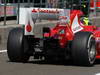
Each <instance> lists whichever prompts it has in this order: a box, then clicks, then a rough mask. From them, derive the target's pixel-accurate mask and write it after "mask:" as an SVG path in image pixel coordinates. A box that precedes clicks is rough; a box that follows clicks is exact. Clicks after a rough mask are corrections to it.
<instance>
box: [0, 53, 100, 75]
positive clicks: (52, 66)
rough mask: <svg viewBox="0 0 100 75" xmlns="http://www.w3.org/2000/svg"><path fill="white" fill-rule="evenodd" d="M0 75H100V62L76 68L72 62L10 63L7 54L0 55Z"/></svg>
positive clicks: (30, 61)
mask: <svg viewBox="0 0 100 75" xmlns="http://www.w3.org/2000/svg"><path fill="white" fill-rule="evenodd" d="M0 75H100V61H96V63H95V65H94V66H93V67H83V66H75V65H73V64H72V63H71V62H66V63H64V62H52V63H47V62H45V61H40V60H34V59H33V58H32V57H31V58H30V60H29V62H27V63H15V62H10V61H9V59H8V57H7V53H6V52H3V53H2V52H1V53H0Z"/></svg>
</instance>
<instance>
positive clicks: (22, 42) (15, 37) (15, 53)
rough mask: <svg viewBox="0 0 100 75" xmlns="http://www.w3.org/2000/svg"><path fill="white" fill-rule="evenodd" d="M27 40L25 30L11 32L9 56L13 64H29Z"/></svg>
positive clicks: (19, 29)
mask: <svg viewBox="0 0 100 75" xmlns="http://www.w3.org/2000/svg"><path fill="white" fill-rule="evenodd" d="M27 50H28V43H27V39H25V37H24V30H23V28H14V29H12V30H11V31H10V33H9V35H8V41H7V54H8V58H9V60H10V61H12V62H27V61H28V60H29V57H30V56H29V55H28V54H27V53H26V51H27Z"/></svg>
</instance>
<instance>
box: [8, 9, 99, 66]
mask: <svg viewBox="0 0 100 75" xmlns="http://www.w3.org/2000/svg"><path fill="white" fill-rule="evenodd" d="M21 10H24V11H25V12H26V20H25V26H24V28H14V29H12V30H11V31H10V33H9V36H8V42H7V53H8V57H9V60H10V61H12V62H26V61H28V60H29V57H30V56H33V57H34V59H42V57H43V58H45V60H50V61H53V60H59V59H64V60H68V59H71V60H72V61H73V63H74V64H75V65H82V66H83V65H84V66H91V65H93V64H94V62H95V59H100V27H96V26H94V25H88V24H89V22H88V21H84V20H85V19H87V18H85V19H83V18H84V17H83V15H84V12H83V11H81V10H78V9H74V10H73V9H71V10H70V9H51V8H21ZM21 10H20V11H21ZM22 12H23V11H22ZM36 19H47V20H58V22H57V24H56V26H55V27H54V28H49V27H44V28H43V36H42V38H37V37H35V35H34V32H33V29H34V25H35V24H34V21H35V20H36Z"/></svg>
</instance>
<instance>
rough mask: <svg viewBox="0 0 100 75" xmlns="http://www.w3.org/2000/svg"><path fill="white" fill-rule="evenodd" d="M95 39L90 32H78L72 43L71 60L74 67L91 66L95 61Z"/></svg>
mask: <svg viewBox="0 0 100 75" xmlns="http://www.w3.org/2000/svg"><path fill="white" fill-rule="evenodd" d="M95 46H96V45H95V39H94V37H93V34H92V33H91V32H78V33H76V34H75V36H74V40H73V42H72V51H71V53H72V59H73V62H74V64H75V65H80V66H92V65H93V64H94V61H95V56H96V47H95Z"/></svg>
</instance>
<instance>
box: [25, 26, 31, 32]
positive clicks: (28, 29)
mask: <svg viewBox="0 0 100 75" xmlns="http://www.w3.org/2000/svg"><path fill="white" fill-rule="evenodd" d="M26 30H27V31H28V32H31V31H32V27H31V25H30V24H28V25H27V26H26Z"/></svg>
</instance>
